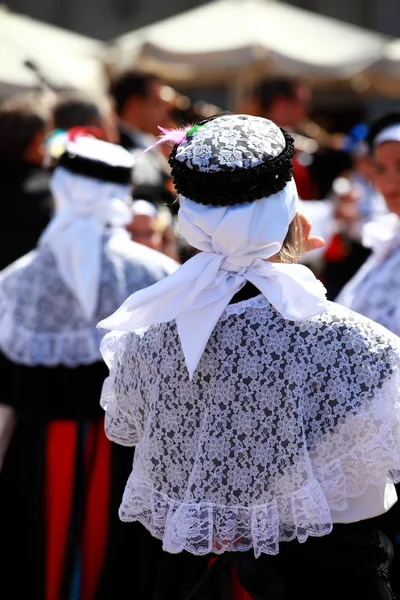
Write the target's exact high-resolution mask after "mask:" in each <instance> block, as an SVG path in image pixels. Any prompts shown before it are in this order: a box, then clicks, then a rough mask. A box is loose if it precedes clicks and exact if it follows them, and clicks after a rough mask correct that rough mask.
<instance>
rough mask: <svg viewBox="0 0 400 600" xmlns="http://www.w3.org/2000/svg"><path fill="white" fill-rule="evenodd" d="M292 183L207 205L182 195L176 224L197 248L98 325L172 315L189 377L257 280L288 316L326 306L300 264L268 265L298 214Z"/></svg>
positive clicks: (121, 325)
mask: <svg viewBox="0 0 400 600" xmlns="http://www.w3.org/2000/svg"><path fill="white" fill-rule="evenodd" d="M297 201H298V196H297V190H296V186H295V183H294V181H293V180H291V181H290V182H289V183H288V184H287V185H286V186H285V188H284V189H283V190H282V191H280V192H278V193H277V194H274V195H272V196H269V197H268V198H264V199H261V200H256V201H254V202H250V203H246V204H238V205H235V206H224V207H213V206H204V205H202V204H198V203H196V202H193V201H192V200H189V199H188V198H182V201H181V206H180V210H179V214H178V218H179V228H180V232H181V233H182V235H183V236H184V237H185V238H186V240H187V242H188V243H189V244H190V245H192V246H194V247H195V248H197V249H198V250H200V251H201V252H200V253H199V254H197V255H196V256H194V257H193V258H191V259H190V260H188V261H187V262H186V263H184V264H183V265H182V266H181V267H180V268H179V269H178V270H177V271H176V272H175V273H173V274H172V275H170V276H168V277H167V278H166V279H164V280H162V281H160V282H158V283H156V284H155V285H153V286H151V287H149V288H147V289H144V290H141V291H139V292H137V293H136V294H133V295H132V296H131V297H130V298H128V300H126V302H124V304H122V306H121V307H120V308H119V309H118V310H117V311H116V312H115V313H114V314H112V315H111V316H110V317H108V318H107V319H105V320H103V321H101V322H100V323H99V324H98V327H101V328H105V329H114V330H119V331H131V330H135V329H140V328H142V327H146V326H149V325H152V324H154V323H163V322H168V321H171V320H173V319H175V320H176V323H177V327H178V333H179V337H180V340H181V344H182V349H183V353H184V356H185V360H186V364H187V367H188V370H189V375H190V378H192V377H193V374H194V372H195V370H196V367H197V365H198V363H199V360H200V358H201V356H202V354H203V351H204V348H205V346H206V344H207V341H208V339H209V337H210V335H211V333H212V331H213V329H214V327H215V325H216V323H217V321H218V320H219V318H220V317H221V315H222V313H223V311H224V310H225V308H226V306H227V305H228V304H229V302H230V300H231V299H232V297H233V296H234V295H235V293H236V292H238V291H239V290H240V288H241V287H243V285H244V284H245V282H246V281H250V282H251V283H252V284H254V285H255V286H256V287H257V288H258V289H259V290H260V292H261V293H262V294H263V295H264V296H265V297H266V298H267V299H268V300H269V302H271V304H272V305H273V306H274V307H275V308H276V309H277V310H278V311H279V312H280V313H281V314H282V316H283V317H285V318H287V319H290V320H302V319H306V318H309V317H312V316H314V315H317V314H320V313H322V312H324V311H325V310H326V298H325V289H324V287H323V285H322V284H321V282H320V281H318V280H317V279H316V278H315V276H314V275H313V273H312V272H311V271H310V270H309V269H308V268H307V267H305V266H304V265H298V264H283V263H277V262H268V259H269V258H271V257H272V256H274V255H275V254H277V253H278V252H279V251H280V250H281V248H282V244H283V241H284V239H285V237H286V234H287V232H288V228H289V225H290V223H291V222H292V220H293V218H294V217H295V215H296V212H297Z"/></svg>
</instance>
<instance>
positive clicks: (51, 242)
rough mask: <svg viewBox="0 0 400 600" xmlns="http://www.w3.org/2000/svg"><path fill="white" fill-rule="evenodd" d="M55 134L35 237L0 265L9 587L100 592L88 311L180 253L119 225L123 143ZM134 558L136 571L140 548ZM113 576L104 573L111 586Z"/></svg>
mask: <svg viewBox="0 0 400 600" xmlns="http://www.w3.org/2000/svg"><path fill="white" fill-rule="evenodd" d="M63 139H64V142H63V144H65V145H64V146H63V151H62V154H61V156H60V158H59V160H58V164H57V166H56V168H55V170H54V172H53V174H52V177H51V191H52V194H53V198H54V202H55V215H54V217H53V219H52V220H51V222H50V223H49V225H48V227H47V228H46V229H45V231H44V232H43V234H42V236H41V238H40V240H39V243H38V246H37V248H36V249H35V250H34V251H32V252H30V253H29V254H27V255H25V256H23V257H22V258H21V259H19V260H18V261H16V262H14V263H12V264H11V265H10V266H9V267H7V268H6V269H5V270H3V271H2V272H1V274H0V349H1V352H2V353H3V356H4V360H5V361H7V365H8V368H7V371H6V372H4V371H3V379H5V380H6V381H8V382H9V386H8V388H6V392H8V394H7V395H6V398H5V401H7V402H9V403H10V404H12V405H13V406H14V408H15V410H16V412H17V415H18V426H17V429H16V435H15V437H14V438H13V439H12V441H11V446H10V448H9V452H8V454H7V455H6V457H5V462H4V468H3V471H2V473H1V486H2V490H1V504H0V505H1V531H2V535H3V539H4V540H7V551H6V552H5V553H4V557H3V559H2V593H3V595H4V598H17V597H18V598H29V599H30V600H64V599H65V600H93V599H94V598H95V597H96V598H97V597H106V598H110V593H111V592H110V589H108V593H107V592H104V594H105V595H104V596H99V594H100V592H102V593H103V591H104V587H103V585H106V584H108V583H109V581H105V580H104V579H103V575H104V570H105V565H106V564H107V565H108V564H109V556H110V554H114V555H117V556H118V553H119V551H120V538H118V536H117V537H116V536H115V534H116V531H115V528H114V527H113V525H112V523H113V519H111V520H110V518H109V513H108V508H109V503H110V502H112V497H111V496H112V494H110V481H112V482H113V484H112V486H111V489H112V490H113V489H114V488H116V489H118V481H117V479H116V478H115V477H114V473H115V471H114V464H115V462H116V461H115V452H114V448H113V446H114V445H112V444H110V443H109V442H108V440H107V439H106V437H105V435H104V419H103V414H104V413H103V411H102V410H101V408H100V407H99V395H100V391H101V386H102V383H103V380H104V378H105V377H106V375H107V369H106V367H105V365H104V362H103V360H102V356H101V354H100V350H99V344H100V340H101V338H102V336H103V335H102V332H100V331H99V330H98V329H97V328H96V324H97V322H98V320H99V318H102V317H105V316H106V315H107V314H109V313H110V311H112V310H115V309H116V308H117V307H118V306H119V305H120V304H121V302H122V301H123V300H124V299H125V298H126V297H127V296H128V295H129V294H130V293H133V292H134V291H137V290H139V289H141V288H143V287H146V286H149V285H151V284H153V283H155V282H157V281H159V280H160V279H162V278H163V277H165V276H166V275H168V274H170V273H172V272H173V271H174V270H175V269H176V268H177V266H178V265H177V263H175V262H174V261H172V260H171V259H169V258H167V257H165V256H164V255H162V254H160V253H158V252H155V251H153V250H150V249H149V248H145V247H144V246H141V245H139V244H136V243H134V242H132V241H131V240H130V239H129V236H128V235H127V233H126V231H125V225H126V224H127V223H128V222H129V221H130V219H131V214H130V210H129V208H128V206H127V204H126V200H127V199H129V200H130V195H131V170H132V163H133V159H132V157H131V155H130V154H129V152H127V151H126V150H124V149H123V148H122V147H120V146H116V145H113V144H109V143H106V142H102V141H99V140H97V139H95V138H94V137H91V136H88V135H86V134H85V133H84V132H82V131H80V132H77V131H75V133H74V134H72V132H69V133H68V134H65V135H64V136H63ZM59 143H61V141H59ZM8 375H9V377H8ZM3 392H4V389H3ZM117 450H119V448H118V447H117ZM121 450H124V449H121ZM117 454H118V457H119V461H117V462H118V465H117V467H118V469H119V470H120V469H121V464H120V463H121V456H122V453H121V452H117ZM128 455H129V463H128V464H129V465H131V464H132V456H133V453H132V451H131V450H130V452H128ZM141 531H142V529H140V528H138V527H136V528H134V529H133V530H128V531H127V538H128V539H129V542H130V544H129V547H130V548H133V544H132V539H133V540H135V542H137V541H138V540H141V544H142V545H144V544H146V540H145V539H144V537H143V536H142V535H141ZM148 539H151V538H150V536H148ZM153 546H154V544H153ZM153 550H154V549H153ZM124 554H126V552H124ZM160 554H161V550H160ZM141 555H142V556H145V558H146V560H147V561H149V557H148V556H146V553H145V550H144V549H143V548H142V549H141ZM130 558H131V562H136V568H137V569H138V571H139V572H140V569H141V567H140V563H139V559H140V557H139V555H138V554H136V560H134V559H135V555H134V554H133V555H131V557H130ZM152 559H153V560H154V561H156V559H157V556H156V551H155V550H154V552H153V557H152ZM15 573H19V576H18V577H15ZM142 574H143V570H142V572H141V573H140V575H138V581H137V587H138V589H139V577H140V576H142ZM113 576H114V577H115V579H114V580H113ZM108 579H110V578H108ZM120 579H121V578H120V577H117V575H116V571H114V572H113V573H111V588H112V590H113V591H115V590H117V589H118V584H119V581H120ZM148 585H149V583H148V581H146V587H147V586H148Z"/></svg>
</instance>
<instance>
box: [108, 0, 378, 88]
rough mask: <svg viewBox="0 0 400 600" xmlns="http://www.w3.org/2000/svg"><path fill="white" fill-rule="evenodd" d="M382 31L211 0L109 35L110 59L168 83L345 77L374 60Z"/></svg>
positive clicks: (271, 4) (265, 1) (272, 5)
mask: <svg viewBox="0 0 400 600" xmlns="http://www.w3.org/2000/svg"><path fill="white" fill-rule="evenodd" d="M387 41H388V39H387V38H386V37H385V36H383V35H380V34H377V33H375V32H372V31H369V30H365V29H362V28H360V27H356V26H353V25H350V24H347V23H344V22H341V21H338V20H335V19H331V18H328V17H324V16H321V15H318V14H315V13H312V12H309V11H305V10H303V9H299V8H296V7H293V6H290V5H288V4H285V3H283V2H278V1H275V0H214V1H213V2H210V3H207V4H205V5H203V6H201V7H199V8H196V9H193V10H190V11H187V12H184V13H181V14H179V15H177V16H174V17H171V18H168V19H164V20H162V21H159V22H156V23H155V24H152V25H150V26H147V27H143V28H141V29H138V30H136V31H133V32H130V33H127V34H124V35H122V36H119V37H118V38H116V39H114V40H113V41H112V42H113V45H114V52H115V55H114V62H115V64H117V65H118V66H119V67H128V66H132V65H133V64H135V65H137V66H139V65H142V66H143V67H147V68H151V69H152V70H155V71H160V72H161V73H162V74H163V76H164V77H166V78H167V79H169V80H170V81H171V83H175V84H176V83H179V82H184V83H185V84H191V83H193V82H196V83H201V84H202V83H210V82H214V83H215V82H219V83H228V82H230V81H231V80H232V77H233V76H234V73H235V74H236V77H238V76H239V77H242V75H243V74H246V75H250V74H253V75H254V74H256V73H260V72H263V73H265V72H267V71H268V72H280V73H286V74H288V75H297V76H298V75H301V76H308V77H310V78H316V79H319V80H321V81H323V80H328V81H331V80H332V79H343V78H345V79H347V78H351V77H352V76H353V75H355V74H358V73H360V72H362V71H364V70H365V69H367V68H368V67H369V66H370V65H371V64H373V63H375V62H376V61H377V60H379V59H380V58H381V57H382V56H383V55H384V51H385V46H386V44H387Z"/></svg>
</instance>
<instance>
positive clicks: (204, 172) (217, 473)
mask: <svg viewBox="0 0 400 600" xmlns="http://www.w3.org/2000/svg"><path fill="white" fill-rule="evenodd" d="M170 138H171V139H172V140H173V143H174V147H173V150H172V153H171V156H170V164H171V167H172V174H173V178H174V185H175V187H176V189H177V191H178V192H179V194H180V209H179V214H178V218H179V229H180V233H181V234H182V235H183V236H184V237H185V238H186V240H187V242H188V243H189V244H190V245H191V246H193V247H194V248H196V249H197V250H198V251H199V252H198V253H197V254H196V255H195V256H194V257H192V258H190V259H189V260H188V261H187V262H185V263H184V264H183V265H182V266H181V267H180V268H179V269H178V270H177V271H176V272H175V273H173V274H172V275H171V276H169V277H167V278H166V279H164V280H163V281H161V282H159V283H157V284H155V285H154V286H151V287H149V288H147V289H146V290H142V291H140V292H138V293H136V294H133V295H132V296H131V297H130V298H128V299H127V300H126V301H125V302H124V304H122V306H121V307H120V308H119V309H118V310H117V311H116V312H115V313H113V314H112V315H111V316H109V317H108V318H107V319H105V320H103V321H101V322H100V323H99V327H100V328H103V329H108V330H110V332H109V333H108V334H107V335H106V336H105V338H104V339H103V341H102V345H101V350H102V353H103V356H104V358H105V361H106V362H107V364H108V366H109V369H110V374H109V377H108V378H107V380H106V381H105V384H104V386H103V391H102V398H101V402H102V405H103V407H104V409H105V411H106V415H105V428H106V433H107V435H108V436H109V438H110V439H112V440H114V441H115V442H117V443H119V444H122V445H125V446H135V447H136V449H135V459H134V464H133V469H132V473H131V475H130V477H129V480H128V481H127V484H126V488H125V492H124V495H123V498H122V499H121V506H120V510H119V515H120V518H121V520H122V521H126V522H132V521H139V522H141V523H142V524H143V525H144V526H145V527H146V528H147V529H148V530H149V531H150V532H151V533H152V535H153V536H155V537H156V538H159V539H161V540H162V542H163V548H164V550H165V552H166V553H167V554H166V559H165V560H166V561H167V562H168V563H169V564H170V565H171V566H172V565H173V564H174V563H176V564H177V565H181V566H182V565H185V564H190V565H192V566H191V567H190V568H191V569H192V571H193V573H194V571H195V570H196V573H195V576H194V577H192V581H191V586H192V590H190V586H189V585H188V577H187V573H185V572H182V569H181V576H180V577H179V569H180V567H179V566H178V568H177V569H176V570H175V573H174V575H175V576H174V577H171V575H169V576H168V572H167V569H165V570H164V571H161V573H164V576H165V577H164V579H163V578H161V579H160V580H159V584H158V588H157V591H156V593H155V595H154V598H157V600H159V599H161V598H162V599H164V598H165V599H167V598H172V597H173V598H175V599H177V600H178V599H183V598H187V599H189V598H191V599H192V598H193V599H194V598H197V599H200V598H202V599H204V598H207V599H209V598H211V597H212V596H211V593H210V592H209V591H208V585H209V582H210V577H209V575H210V574H211V571H210V570H206V574H205V576H204V577H205V579H203V576H202V574H201V569H203V570H204V569H205V566H206V565H207V560H208V558H209V557H210V556H215V555H217V556H218V555H221V556H220V557H219V558H217V560H216V561H215V562H214V564H213V569H212V570H213V571H218V565H219V564H221V562H224V561H228V562H229V561H231V562H232V563H234V564H235V566H236V570H237V573H238V575H239V579H240V581H241V583H242V585H243V587H244V588H245V589H246V590H247V591H248V592H249V593H250V594H251V597H252V598H257V599H265V600H278V599H279V600H283V599H284V600H289V599H292V598H295V597H303V595H304V597H307V598H309V599H311V600H320V599H321V598H322V597H323V598H324V599H325V600H333V599H334V600H337V598H339V597H340V598H342V599H344V600H350V599H351V600H353V599H354V598H363V600H366V599H368V600H380V599H382V600H383V599H390V598H392V597H393V596H392V594H391V590H390V586H389V584H388V579H387V574H388V567H389V564H390V560H391V552H392V546H391V544H390V542H389V540H388V539H387V538H386V537H385V535H384V534H383V533H382V532H381V531H380V529H379V527H378V525H377V523H376V521H375V518H376V517H377V516H379V515H381V514H382V513H385V512H386V511H388V510H390V508H391V507H392V506H393V504H394V503H395V502H396V501H397V495H396V492H395V488H394V483H396V482H398V481H399V480H400V403H399V400H400V373H399V367H400V344H399V341H398V340H397V338H396V336H393V335H392V334H391V333H390V332H389V331H387V330H386V329H384V328H383V327H381V326H379V325H375V324H374V323H372V322H371V321H369V320H368V319H365V318H363V317H361V316H358V315H356V314H355V313H352V312H351V311H348V310H347V309H345V308H343V307H341V306H339V305H335V304H333V303H331V302H328V301H327V300H326V297H325V290H324V288H323V286H322V284H321V283H320V282H319V281H318V280H317V279H316V278H315V277H314V275H313V274H312V272H311V271H310V270H309V269H308V268H307V267H305V266H304V265H301V264H298V263H297V262H296V261H295V260H294V257H295V256H296V258H297V255H298V254H299V252H300V250H301V245H302V244H301V241H302V238H303V235H302V232H301V218H300V217H299V215H298V213H297V207H298V196H297V191H296V187H295V184H294V182H293V179H292V173H293V167H292V162H291V158H292V156H293V141H292V139H291V137H290V136H289V135H288V134H287V133H286V132H285V131H284V130H283V129H281V128H279V127H277V126H276V125H275V124H274V123H273V122H271V121H269V120H266V119H263V118H258V117H250V116H248V115H221V116H217V117H215V118H213V119H210V120H207V121H205V122H202V123H200V124H198V125H196V126H195V127H193V128H192V129H190V130H189V131H182V132H172V133H171V134H170V135H169V134H168V132H167V133H166V134H165V138H164V139H167V140H168V139H170ZM305 237H306V238H307V232H306V234H305ZM190 556H193V557H195V558H197V564H198V565H203V567H201V568H198V569H196V568H195V567H194V566H193V565H194V564H195V560H194V559H193V560H192V559H188V558H187V557H190ZM200 557H206V561H204V560H203V561H201V560H200ZM172 570H173V569H172V568H171V569H170V572H171V571H172Z"/></svg>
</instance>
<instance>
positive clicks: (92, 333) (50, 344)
mask: <svg viewBox="0 0 400 600" xmlns="http://www.w3.org/2000/svg"><path fill="white" fill-rule="evenodd" d="M103 336H104V331H103V332H102V331H100V330H98V329H96V325H95V324H93V325H92V326H88V327H86V328H85V329H80V330H78V331H60V332H49V333H47V332H46V333H42V332H40V333H39V332H36V331H29V330H27V329H25V328H24V327H22V326H21V325H19V324H18V323H16V322H15V320H14V318H13V316H12V314H10V311H5V310H4V307H3V311H2V314H1V317H0V348H1V351H2V352H3V353H4V354H5V355H6V356H7V358H9V359H10V360H12V361H14V362H16V363H19V364H23V365H26V366H30V367H34V366H38V365H42V366H47V367H53V366H56V365H65V366H67V367H77V366H79V365H86V364H92V363H95V362H98V361H100V360H102V356H101V353H100V342H101V340H102V337H103Z"/></svg>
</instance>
